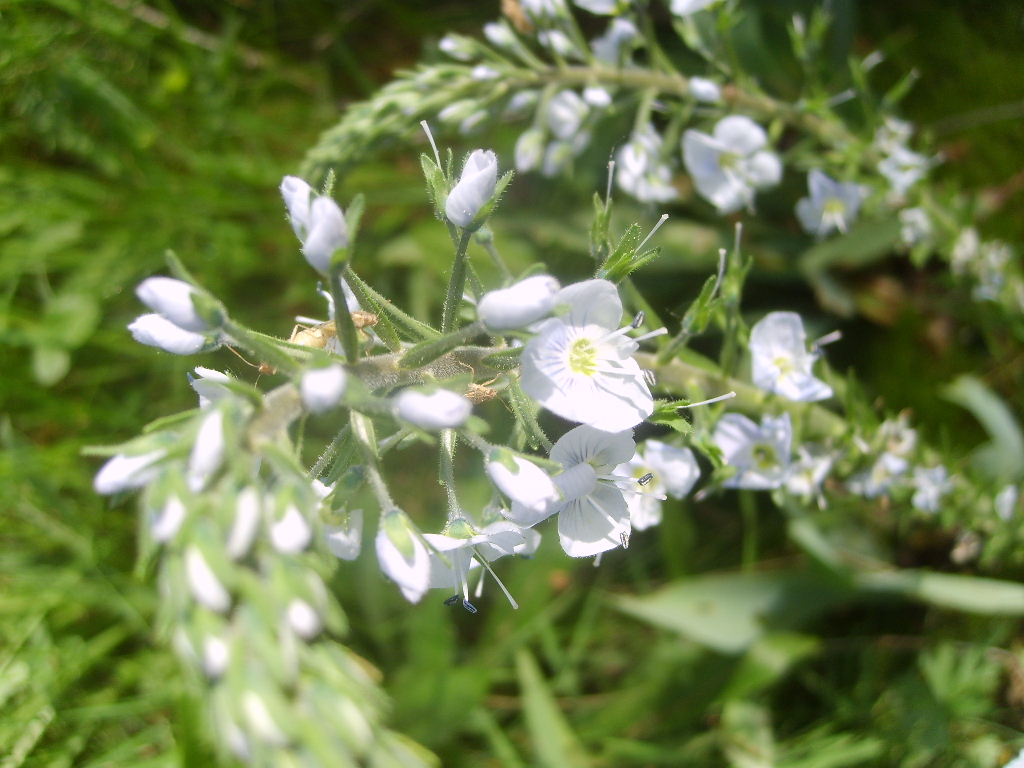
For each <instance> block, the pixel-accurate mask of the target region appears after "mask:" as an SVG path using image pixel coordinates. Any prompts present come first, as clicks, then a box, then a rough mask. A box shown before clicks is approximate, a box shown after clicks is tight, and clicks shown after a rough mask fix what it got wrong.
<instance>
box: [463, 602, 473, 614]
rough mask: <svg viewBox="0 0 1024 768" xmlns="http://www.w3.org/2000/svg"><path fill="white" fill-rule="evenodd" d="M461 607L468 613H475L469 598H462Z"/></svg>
mask: <svg viewBox="0 0 1024 768" xmlns="http://www.w3.org/2000/svg"><path fill="white" fill-rule="evenodd" d="M462 607H463V608H465V609H466V610H467V611H469V612H470V613H476V606H475V605H473V604H472V603H471V602H469V600H463V601H462Z"/></svg>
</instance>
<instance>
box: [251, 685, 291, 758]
mask: <svg viewBox="0 0 1024 768" xmlns="http://www.w3.org/2000/svg"><path fill="white" fill-rule="evenodd" d="M242 714H243V715H244V716H245V723H246V725H247V726H248V727H249V733H251V734H252V735H253V736H255V737H256V738H257V739H259V740H260V741H262V742H263V743H264V744H267V745H268V746H271V747H284V746H285V745H286V744H288V736H287V735H285V733H284V731H282V730H281V727H280V726H279V725H278V724H277V722H276V721H275V720H274V716H273V715H271V714H270V710H269V709H267V704H266V702H265V701H263V699H262V697H261V696H260V695H259V694H258V693H256V691H246V692H245V693H243V694H242Z"/></svg>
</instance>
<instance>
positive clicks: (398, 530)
mask: <svg viewBox="0 0 1024 768" xmlns="http://www.w3.org/2000/svg"><path fill="white" fill-rule="evenodd" d="M376 549H377V562H378V563H380V569H381V571H383V572H384V575H386V576H387V577H388V578H390V579H391V580H392V581H394V582H395V583H396V584H397V585H398V587H399V589H401V590H402V595H403V596H404V597H405V599H406V600H408V601H409V602H410V603H418V602H419V601H420V598H421V597H423V593H424V592H426V591H427V587H428V586H429V584H430V555H429V554H428V553H427V548H426V547H425V546H424V545H423V542H422V541H420V538H419V536H418V535H417V534H416V533H415V532H414V531H413V529H412V523H411V522H409V518H407V517H406V516H405V513H403V512H399V511H398V510H392V511H391V512H388V513H386V514H385V515H383V516H382V517H381V520H380V530H379V531H377V539H376Z"/></svg>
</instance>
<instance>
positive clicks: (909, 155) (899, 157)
mask: <svg viewBox="0 0 1024 768" xmlns="http://www.w3.org/2000/svg"><path fill="white" fill-rule="evenodd" d="M931 165H932V161H931V160H929V159H928V158H927V157H925V156H924V155H920V154H918V153H917V152H912V151H911V150H909V149H907V148H906V147H894V148H893V150H892V154H891V155H889V156H888V157H887V158H885V159H884V160H882V161H881V162H879V163H878V172H879V173H880V174H882V175H883V176H884V177H885V178H886V179H888V181H889V184H890V186H891V187H892V191H893V194H895V195H897V196H899V197H903V195H905V194H906V193H907V191H908V190H909V189H910V188H911V187H912V186H914V184H916V183H917V182H918V181H920V180H921V179H923V178H924V176H925V174H926V173H927V172H928V169H929V168H930V167H931Z"/></svg>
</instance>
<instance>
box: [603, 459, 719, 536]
mask: <svg viewBox="0 0 1024 768" xmlns="http://www.w3.org/2000/svg"><path fill="white" fill-rule="evenodd" d="M615 474H616V475H622V476H623V477H628V478H630V479H631V480H634V481H636V480H641V479H644V478H647V479H646V481H645V482H644V484H643V485H642V486H640V487H636V488H631V489H630V490H627V491H626V493H627V498H626V503H627V505H628V506H629V522H630V525H631V526H632V527H633V528H635V529H636V530H638V531H643V530H645V529H647V528H650V527H651V526H654V525H657V524H658V523H660V522H661V502H662V500H661V497H662V496H663V495H664V494H666V493H667V494H669V495H670V496H672V497H673V498H676V499H681V498H683V497H684V496H685V495H686V494H688V493H689V492H690V490H691V489H692V488H693V485H694V483H696V482H697V480H699V479H700V467H698V466H697V459H696V458H694V455H693V451H691V450H690V449H689V448H676V447H675V446H672V445H668V444H666V443H663V442H661V441H660V440H646V441H645V442H644V443H643V445H642V446H641V447H640V449H639V450H638V451H637V452H636V455H635V456H633V458H632V459H630V460H629V461H628V462H626V463H625V464H620V465H619V466H618V467H617V468H616V470H615ZM648 476H650V477H648Z"/></svg>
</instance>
